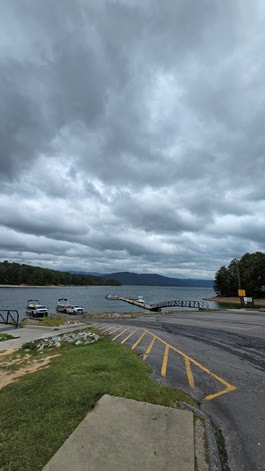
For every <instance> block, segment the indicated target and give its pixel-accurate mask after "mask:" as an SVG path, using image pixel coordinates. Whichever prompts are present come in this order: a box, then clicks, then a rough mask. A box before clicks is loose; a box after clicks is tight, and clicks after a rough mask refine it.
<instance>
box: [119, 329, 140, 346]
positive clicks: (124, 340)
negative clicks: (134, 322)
mask: <svg viewBox="0 0 265 471" xmlns="http://www.w3.org/2000/svg"><path fill="white" fill-rule="evenodd" d="M137 330H139V327H138V328H137V329H135V330H134V331H133V332H131V333H130V334H129V335H127V337H126V338H125V339H123V341H122V342H121V344H123V343H125V342H126V341H127V340H129V338H130V337H131V336H132V335H133V334H135V332H137Z"/></svg>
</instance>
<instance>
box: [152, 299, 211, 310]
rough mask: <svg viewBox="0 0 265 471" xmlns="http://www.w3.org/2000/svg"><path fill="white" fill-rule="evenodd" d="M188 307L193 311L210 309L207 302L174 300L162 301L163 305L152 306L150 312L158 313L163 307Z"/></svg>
mask: <svg viewBox="0 0 265 471" xmlns="http://www.w3.org/2000/svg"><path fill="white" fill-rule="evenodd" d="M175 306H176V307H188V308H191V309H192V308H193V309H209V303H207V301H188V300H174V301H162V302H161V303H156V304H150V308H149V309H150V311H157V310H160V309H162V308H163V307H175Z"/></svg>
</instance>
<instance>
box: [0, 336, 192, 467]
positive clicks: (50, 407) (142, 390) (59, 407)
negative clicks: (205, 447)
mask: <svg viewBox="0 0 265 471" xmlns="http://www.w3.org/2000/svg"><path fill="white" fill-rule="evenodd" d="M56 351H57V349H56ZM58 352H62V355H61V356H60V357H57V358H54V359H53V360H52V364H51V366H50V367H49V368H47V369H44V370H40V371H38V372H36V373H34V374H32V375H27V376H25V377H24V378H22V379H21V380H20V381H19V382H17V383H14V384H11V385H9V386H7V387H5V388H4V389H3V390H2V391H1V392H0V404H1V408H0V471H38V470H41V469H42V468H43V466H44V465H45V464H46V463H47V462H48V461H49V459H50V458H51V457H52V456H53V454H54V453H55V452H56V450H58V448H59V447H60V446H61V445H62V444H63V442H64V441H65V439H66V438H67V437H68V436H69V435H70V434H71V433H72V432H73V430H74V429H75V428H76V427H77V425H78V424H79V423H80V422H81V420H82V419H83V418H84V417H85V416H86V414H87V412H88V411H90V410H91V409H92V408H93V407H94V406H95V405H96V403H97V401H98V400H99V399H100V398H101V396H102V395H103V394H106V393H107V394H111V395H113V396H122V397H127V398H131V399H135V400H138V401H145V402H150V403H153V404H162V405H165V406H170V407H174V405H175V402H176V401H186V402H190V403H193V401H192V400H191V399H190V397H189V396H187V395H186V394H184V393H182V392H181V391H179V390H177V389H175V388H172V387H167V386H163V385H159V384H157V383H155V382H153V380H152V379H151V378H150V377H149V372H150V370H149V368H148V367H147V365H146V364H145V363H143V362H142V361H141V360H139V359H138V357H137V355H136V354H135V353H134V352H132V351H131V350H129V349H127V348H126V347H125V346H123V345H119V344H116V343H114V342H112V341H110V340H109V339H108V338H102V339H100V340H99V341H98V342H96V343H93V344H91V345H88V346H82V347H74V346H72V347H67V348H65V349H63V348H62V349H58ZM40 356H41V355H40ZM34 358H36V356H34ZM193 404H194V403H193Z"/></svg>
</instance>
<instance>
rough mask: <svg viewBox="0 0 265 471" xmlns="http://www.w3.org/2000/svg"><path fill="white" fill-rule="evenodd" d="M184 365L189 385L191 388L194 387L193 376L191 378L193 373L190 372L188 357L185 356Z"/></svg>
mask: <svg viewBox="0 0 265 471" xmlns="http://www.w3.org/2000/svg"><path fill="white" fill-rule="evenodd" d="M185 365H186V372H187V376H188V381H189V385H190V387H191V388H192V389H194V378H193V374H192V371H191V367H190V360H189V358H185Z"/></svg>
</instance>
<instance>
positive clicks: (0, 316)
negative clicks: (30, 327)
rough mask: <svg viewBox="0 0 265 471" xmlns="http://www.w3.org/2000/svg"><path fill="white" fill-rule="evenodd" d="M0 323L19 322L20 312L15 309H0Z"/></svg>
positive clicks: (16, 324) (13, 323) (15, 324)
mask: <svg viewBox="0 0 265 471" xmlns="http://www.w3.org/2000/svg"><path fill="white" fill-rule="evenodd" d="M0 324H6V325H9V324H10V325H14V326H15V327H16V328H17V327H18V324H19V313H18V312H17V311H16V310H15V309H0Z"/></svg>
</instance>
